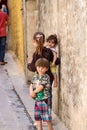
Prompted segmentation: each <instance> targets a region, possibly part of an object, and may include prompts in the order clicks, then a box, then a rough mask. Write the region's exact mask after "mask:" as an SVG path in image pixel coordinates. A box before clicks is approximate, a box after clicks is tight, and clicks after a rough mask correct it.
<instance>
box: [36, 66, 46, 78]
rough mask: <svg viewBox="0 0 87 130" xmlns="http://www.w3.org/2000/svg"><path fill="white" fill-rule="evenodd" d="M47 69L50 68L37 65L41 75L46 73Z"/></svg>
mask: <svg viewBox="0 0 87 130" xmlns="http://www.w3.org/2000/svg"><path fill="white" fill-rule="evenodd" d="M47 70H48V68H47V67H41V66H37V72H38V74H39V75H40V76H41V75H44V74H45V73H46V71H47Z"/></svg>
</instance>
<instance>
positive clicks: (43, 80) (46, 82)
mask: <svg viewBox="0 0 87 130" xmlns="http://www.w3.org/2000/svg"><path fill="white" fill-rule="evenodd" d="M32 84H33V90H35V89H36V88H37V87H38V86H40V85H43V87H44V89H43V90H42V91H40V92H39V93H37V94H36V98H35V100H43V99H47V98H48V97H50V93H49V89H50V77H49V76H48V74H44V75H42V76H39V74H38V73H35V75H34V76H33V78H32Z"/></svg>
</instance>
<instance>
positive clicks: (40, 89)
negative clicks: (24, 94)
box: [34, 85, 44, 93]
mask: <svg viewBox="0 0 87 130" xmlns="http://www.w3.org/2000/svg"><path fill="white" fill-rule="evenodd" d="M43 88H44V86H43V85H40V86H38V87H37V88H36V89H35V90H34V92H35V93H38V92H40V91H42V90H43Z"/></svg>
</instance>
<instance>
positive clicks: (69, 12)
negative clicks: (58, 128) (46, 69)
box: [38, 0, 87, 130]
mask: <svg viewBox="0 0 87 130" xmlns="http://www.w3.org/2000/svg"><path fill="white" fill-rule="evenodd" d="M38 4H39V8H38V10H39V16H38V20H39V30H42V31H43V32H45V34H46V35H48V34H50V33H57V34H58V33H59V34H60V38H61V44H60V51H61V68H60V69H61V80H60V82H61V84H60V97H59V115H60V118H61V119H62V121H63V122H64V123H65V124H66V126H67V127H68V128H69V130H87V110H86V109H87V103H86V102H87V87H86V86H87V73H86V72H87V69H86V67H87V1H86V0H73V1H72V0H65V1H64V0H54V1H53V0H38Z"/></svg>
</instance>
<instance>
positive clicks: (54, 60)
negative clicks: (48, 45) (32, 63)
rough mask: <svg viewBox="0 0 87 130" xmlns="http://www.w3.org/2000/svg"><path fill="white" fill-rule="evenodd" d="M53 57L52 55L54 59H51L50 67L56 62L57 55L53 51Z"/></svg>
mask: <svg viewBox="0 0 87 130" xmlns="http://www.w3.org/2000/svg"><path fill="white" fill-rule="evenodd" d="M53 55H54V58H53V62H52V66H54V65H55V62H56V60H57V53H56V52H54V51H53Z"/></svg>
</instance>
